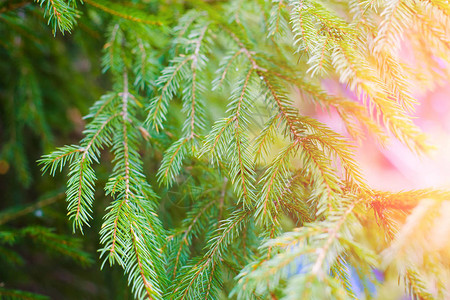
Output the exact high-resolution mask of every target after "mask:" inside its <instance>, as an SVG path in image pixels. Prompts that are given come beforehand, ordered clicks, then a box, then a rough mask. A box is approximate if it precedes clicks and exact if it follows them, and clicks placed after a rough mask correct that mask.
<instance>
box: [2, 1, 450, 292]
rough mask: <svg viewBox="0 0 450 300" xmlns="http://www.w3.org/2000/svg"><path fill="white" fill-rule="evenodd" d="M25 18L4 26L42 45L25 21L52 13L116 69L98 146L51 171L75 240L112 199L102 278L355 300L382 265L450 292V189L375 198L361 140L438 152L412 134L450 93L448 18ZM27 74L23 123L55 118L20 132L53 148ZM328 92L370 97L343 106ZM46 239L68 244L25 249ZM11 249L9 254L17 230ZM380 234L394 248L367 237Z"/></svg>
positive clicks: (213, 13)
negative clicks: (434, 95)
mask: <svg viewBox="0 0 450 300" xmlns="http://www.w3.org/2000/svg"><path fill="white" fill-rule="evenodd" d="M36 4H38V5H36ZM18 5H19V3H16V2H15V1H11V3H10V2H7V3H5V4H3V6H1V8H0V13H1V14H0V18H2V20H5V22H6V23H7V25H5V28H10V30H14V34H11V35H13V36H14V35H18V36H20V38H21V39H23V40H24V41H26V43H33V39H34V38H35V37H34V36H33V34H34V33H33V31H32V28H30V27H29V25H28V24H27V23H25V18H24V17H21V13H23V12H26V13H35V11H36V9H39V5H40V6H41V7H42V8H43V15H44V17H45V18H47V19H48V23H49V24H50V25H51V28H52V29H53V33H54V34H56V35H58V30H59V32H61V33H65V32H66V31H68V32H71V31H75V28H76V26H75V25H77V24H78V25H79V26H80V29H81V28H82V26H85V27H87V28H88V29H86V31H88V32H90V31H94V32H95V33H96V34H98V32H99V33H101V34H102V40H103V41H104V47H103V54H102V58H101V63H102V66H101V68H102V70H103V71H104V72H107V74H109V76H110V79H111V82H112V84H111V85H110V90H109V91H108V92H106V93H104V95H103V96H101V97H99V100H97V101H96V102H95V103H94V104H93V105H92V106H91V108H90V110H89V113H88V114H87V116H86V117H85V118H84V120H85V122H86V125H85V129H84V131H83V138H82V139H81V141H80V142H79V143H78V144H73V145H67V146H62V147H59V148H57V150H55V151H53V152H52V153H50V154H46V155H44V156H43V157H42V158H41V159H40V160H39V164H40V165H41V168H42V172H44V173H45V172H47V173H50V175H55V174H56V173H57V171H58V172H60V171H62V170H64V169H65V167H66V169H67V170H68V174H67V176H68V179H67V190H66V202H67V210H68V216H69V219H70V220H71V221H72V224H73V231H80V232H81V233H83V232H85V231H87V230H86V226H90V224H91V223H92V222H93V220H94V221H95V220H97V219H100V218H102V216H101V215H100V214H99V213H97V209H96V205H97V204H96V202H97V201H98V200H103V199H107V200H106V201H108V203H109V204H108V205H107V208H106V214H105V215H104V217H103V221H102V222H103V224H102V226H101V228H100V230H99V232H100V244H101V245H100V249H99V252H100V257H101V260H102V262H103V264H102V266H104V265H105V264H106V263H108V264H109V265H114V264H117V265H119V266H120V267H122V268H123V270H124V273H125V274H126V275H127V278H128V284H129V286H130V287H131V290H132V291H133V293H134V296H135V298H138V299H144V298H149V299H201V298H203V299H218V298H225V297H228V296H232V297H235V298H237V299H268V298H271V299H279V298H283V299H298V298H299V297H300V298H302V299H303V298H305V299H307V298H311V299H325V298H338V299H346V298H356V297H357V295H356V293H355V291H354V290H353V288H352V285H351V283H350V279H349V278H350V276H351V274H350V270H351V269H356V270H357V272H358V275H359V276H360V278H361V279H362V280H369V281H373V282H374V280H373V269H375V268H384V269H385V270H388V271H392V270H394V272H397V274H398V276H400V277H401V278H402V281H403V282H404V284H405V287H406V291H407V292H408V294H409V295H410V296H411V297H413V298H417V299H428V298H443V297H445V295H447V294H446V293H448V291H446V289H445V286H446V283H448V282H449V281H448V280H449V274H448V262H446V261H445V259H444V256H445V249H448V248H445V247H447V246H448V243H447V242H448V237H447V240H446V241H440V242H439V243H436V247H438V248H433V247H424V245H425V244H426V243H424V241H425V240H426V238H425V237H426V236H427V234H428V233H430V232H433V231H435V230H436V226H437V224H436V223H435V222H434V221H433V220H434V219H433V218H435V217H436V216H440V217H441V218H444V217H445V216H447V217H448V216H449V214H448V209H443V208H445V207H446V205H447V204H446V203H448V198H449V193H448V192H445V191H437V190H431V189H430V190H416V191H409V192H400V193H388V192H381V191H376V190H374V189H373V188H371V187H370V186H369V185H368V184H367V183H366V181H365V179H364V177H363V175H362V174H361V172H360V170H359V167H358V163H357V162H356V161H355V159H354V158H353V150H354V141H363V140H364V139H365V138H366V137H367V136H371V137H374V138H375V139H377V141H379V143H380V146H382V147H384V146H386V145H387V143H388V142H389V140H390V139H393V138H395V139H398V140H399V141H400V142H402V143H403V144H404V145H406V146H407V147H409V149H410V150H411V151H413V152H415V153H417V154H424V153H427V152H428V151H429V150H430V149H431V148H432V147H431V146H430V144H429V143H428V141H426V137H425V135H424V134H423V133H422V132H421V130H420V129H419V128H418V127H417V126H416V125H415V124H414V122H413V117H412V115H411V114H412V112H414V108H415V106H416V105H417V101H416V99H414V97H413V96H412V95H411V94H412V93H411V91H412V88H413V87H416V86H424V87H426V88H431V87H432V84H433V82H438V81H439V80H444V79H445V78H446V73H445V72H446V68H445V67H446V66H447V64H448V58H449V57H450V56H449V55H448V54H450V53H449V41H448V40H447V36H449V32H448V31H449V28H450V27H449V26H448V25H449V9H450V6H449V5H448V3H446V2H445V1H408V0H396V1H390V0H389V1H388V0H383V1H357V0H352V1H334V0H330V1H320V0H289V1H288V0H274V1H262V0H253V1H239V0H235V1H223V2H222V1H211V2H204V1H196V0H190V1H173V3H171V4H167V3H165V2H162V1H160V2H158V1H131V2H127V1H123V2H120V1H116V2H112V1H105V0H102V1H91V0H89V1H84V2H81V1H79V2H77V1H75V0H69V1H65V0H60V1H59V0H58V1H56V0H55V1H38V3H25V4H23V7H22V6H18ZM33 5H34V6H33ZM17 7H19V8H17ZM5 28H3V29H2V30H6V29H5ZM39 38H40V39H41V41H42V43H44V45H45V43H46V41H47V39H45V38H43V37H39ZM8 41H9V42H11V43H13V39H12V38H10V39H9V40H8ZM51 41H53V40H51ZM49 43H50V44H51V43H54V42H49ZM13 47H14V45H13V44H8V43H5V45H3V43H2V48H3V49H4V50H2V51H5V53H7V54H8V59H10V58H12V57H14V55H17V51H15V50H14V48H13ZM30 47H32V46H30ZM33 47H40V46H39V45H33ZM402 47H407V48H408V49H409V51H410V52H411V53H412V55H413V57H412V58H411V59H410V60H405V59H403V57H402V51H403V50H402V49H403V48H402ZM61 55H62V56H64V55H66V56H67V55H69V54H68V53H62V54H61ZM66 58H67V57H66ZM27 59H28V55H27V54H26V53H25V54H22V59H21V68H22V70H34V69H38V70H39V68H40V66H37V67H33V68H29V67H27V66H28V65H27V64H34V62H32V61H30V62H28V60H27ZM91 59H92V61H97V62H98V61H100V59H99V58H98V57H92V58H91ZM438 60H439V61H438ZM57 67H58V68H59V67H60V66H59V65H57ZM98 69H100V66H98ZM418 70H420V72H419V71H418ZM22 73H23V75H22V76H23V78H25V79H24V80H23V82H22V81H21V82H20V84H22V85H25V86H27V85H29V87H28V88H27V89H26V91H30V94H27V95H22V96H21V91H22V89H20V88H18V90H17V91H16V92H14V91H11V93H17V94H18V95H19V96H21V98H19V99H22V100H20V101H19V104H17V105H12V108H10V110H11V111H14V112H15V110H16V109H22V110H25V109H26V108H27V105H26V104H23V103H26V101H31V102H32V103H35V104H34V107H35V108H36V111H35V113H34V114H31V115H30V114H27V113H26V112H25V113H24V116H23V117H22V116H20V117H18V121H16V120H13V123H14V122H16V123H15V124H16V125H13V126H12V127H11V128H14V130H16V129H17V128H19V129H20V130H23V126H22V125H18V124H19V123H20V122H22V121H21V120H29V121H28V122H29V123H28V124H30V125H29V126H31V127H32V126H33V124H38V125H39V126H38V127H36V128H33V130H37V133H38V134H44V133H45V132H48V131H49V130H48V129H47V128H48V125H46V123H45V120H44V119H43V118H42V116H44V115H45V114H44V110H43V109H42V105H41V104H40V103H41V102H42V100H41V96H40V93H42V92H40V91H41V90H45V88H44V87H42V88H35V87H36V86H39V84H37V82H39V79H37V78H36V75H35V74H34V73H33V71H27V72H25V71H24V72H22ZM30 74H32V75H30ZM26 76H31V77H30V78H31V80H26V78H28V77H26ZM327 80H333V81H338V82H339V83H340V84H341V85H343V86H346V87H347V88H348V90H349V91H350V92H351V93H353V97H351V98H346V97H344V96H340V95H337V94H333V93H331V92H328V91H327V88H326V87H327V86H326V82H327ZM16 84H17V83H16ZM19 86H20V85H19ZM61 99H65V98H64V97H61ZM62 102H64V101H62ZM306 102H308V103H313V104H314V105H315V106H317V107H320V108H323V109H325V110H328V111H330V112H336V113H337V114H338V115H339V116H340V118H341V120H342V122H343V124H345V127H346V130H347V133H348V136H349V137H350V138H351V139H348V138H346V137H344V136H343V135H341V134H339V133H337V132H335V131H334V130H332V129H331V128H329V127H328V126H327V125H325V124H322V123H320V122H319V121H317V120H316V119H314V118H312V117H310V116H307V115H305V114H303V112H302V111H299V109H298V105H299V103H306ZM224 103H226V104H224ZM39 105H40V106H39ZM12 115H14V116H19V114H18V113H13V114H12ZM14 130H12V131H11V132H12V133H11V142H9V144H8V145H7V146H4V147H3V150H2V157H5V158H8V159H10V157H13V156H14V155H13V153H15V152H17V154H16V155H21V154H20V151H22V152H23V151H24V147H23V142H22V141H20V139H19V136H20V135H18V134H17V133H15V131H14ZM8 147H9V149H8ZM14 147H15V148H14ZM12 148H14V149H17V150H16V151H13V150H10V149H12ZM22 156H23V155H22ZM20 160H21V159H20V158H19V159H15V160H14V159H12V158H11V161H14V163H15V164H16V165H17V166H18V167H17V170H18V171H19V175H20V174H21V173H23V174H26V171H21V168H22V169H25V168H26V167H24V165H26V164H23V163H21V162H20ZM149 161H150V162H149ZM155 164H158V165H159V167H158V169H156V167H157V166H155ZM23 178H24V179H23V181H24V182H28V181H27V180H28V179H26V176H25V175H23ZM99 179H100V180H99ZM105 180H106V183H105V184H104V187H103V189H104V193H103V195H102V196H100V195H99V191H100V190H101V189H102V187H98V185H99V183H102V182H104V181H105ZM375 228H376V229H375ZM2 230H3V229H2ZM35 230H38V231H39V230H40V231H39V232H42V234H44V233H45V234H46V235H47V236H49V237H53V238H55V239H56V238H57V237H56V236H54V235H53V234H52V233H50V232H48V231H46V230H44V229H43V228H36V227H27V228H25V229H23V230H22V231H19V232H18V233H17V234H19V235H24V234H27V233H29V232H34V231H35ZM1 234H2V237H3V238H2V239H3V240H5V241H6V240H7V239H8V234H9V233H8V231H7V230H3V231H1ZM380 234H381V235H383V236H385V242H383V243H381V244H380V245H373V244H371V243H370V242H368V241H367V236H368V235H373V236H376V237H379V236H380ZM413 234H414V235H417V236H418V237H417V240H416V239H414V238H411V237H412V236H413ZM365 237H366V238H365ZM371 239H375V238H374V237H372V238H371ZM443 239H445V238H444V237H443ZM369 240H370V239H369ZM446 243H447V244H446ZM436 249H438V250H439V251H435V250H436ZM56 250H58V251H66V250H67V251H69V249H66V248H63V249H60V248H57V249H56ZM417 253H420V255H421V258H422V259H417V258H416V254H417ZM447 285H448V284H447ZM0 292H1V291H0ZM299 295H301V296H299ZM366 296H367V297H370V293H368V292H366Z"/></svg>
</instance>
